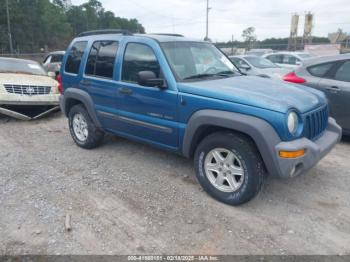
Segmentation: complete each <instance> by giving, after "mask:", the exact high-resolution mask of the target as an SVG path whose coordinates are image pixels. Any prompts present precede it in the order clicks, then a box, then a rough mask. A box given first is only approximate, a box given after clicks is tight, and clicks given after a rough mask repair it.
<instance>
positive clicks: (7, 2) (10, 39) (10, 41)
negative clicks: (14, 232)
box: [6, 0, 13, 54]
mask: <svg viewBox="0 0 350 262" xmlns="http://www.w3.org/2000/svg"><path fill="white" fill-rule="evenodd" d="M6 14H7V34H8V37H9V46H10V53H11V54H13V46H12V34H11V24H10V12H9V1H8V0H6Z"/></svg>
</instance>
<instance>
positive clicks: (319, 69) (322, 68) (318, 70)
mask: <svg viewBox="0 0 350 262" xmlns="http://www.w3.org/2000/svg"><path fill="white" fill-rule="evenodd" d="M333 65H334V63H326V64H320V65H314V66H310V67H309V68H307V71H309V73H310V74H311V75H313V76H316V77H324V76H325V75H326V73H327V72H328V71H329V70H330V69H331V68H332V66H333Z"/></svg>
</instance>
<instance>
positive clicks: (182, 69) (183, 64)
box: [161, 42, 238, 81]
mask: <svg viewBox="0 0 350 262" xmlns="http://www.w3.org/2000/svg"><path fill="white" fill-rule="evenodd" d="M161 47H162V49H163V51H164V53H165V56H166V58H167V60H168V62H169V64H170V66H171V68H172V70H173V71H174V73H175V74H176V76H177V78H178V79H179V80H180V81H184V80H189V79H195V80H198V79H201V78H211V77H228V76H231V75H233V74H234V73H235V72H237V73H238V70H237V69H236V67H235V66H234V65H233V64H232V62H231V61H230V60H229V59H228V58H227V57H226V56H225V55H223V54H222V53H221V52H220V51H219V50H218V49H217V48H216V47H215V46H213V45H212V44H209V43H200V42H168V43H162V44H161Z"/></svg>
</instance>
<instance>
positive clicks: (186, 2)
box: [72, 0, 350, 41]
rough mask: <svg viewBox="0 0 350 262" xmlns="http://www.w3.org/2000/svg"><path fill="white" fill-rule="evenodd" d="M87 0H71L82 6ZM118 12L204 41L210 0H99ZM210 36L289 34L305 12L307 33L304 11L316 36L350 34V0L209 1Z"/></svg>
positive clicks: (154, 28) (150, 29)
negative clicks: (246, 31)
mask: <svg viewBox="0 0 350 262" xmlns="http://www.w3.org/2000/svg"><path fill="white" fill-rule="evenodd" d="M84 2H87V1H86V0H72V3H73V4H75V5H77V4H81V3H84ZM100 2H102V4H103V6H104V8H105V9H106V10H109V11H113V12H114V13H115V15H116V16H120V17H126V18H136V19H138V20H139V22H141V24H142V25H143V26H144V27H145V28H146V31H147V33H179V34H183V35H185V36H187V37H193V38H199V39H203V38H204V36H205V21H206V18H205V17H206V0H143V1H140V0H100ZM209 5H210V7H211V10H210V12H209V38H211V39H212V40H213V41H230V40H231V38H232V35H233V37H234V39H235V40H242V36H241V35H242V31H243V30H244V29H245V28H247V27H249V26H253V27H255V28H256V34H257V37H258V39H259V40H263V39H265V38H270V37H275V38H279V37H288V36H289V30H290V23H291V16H292V14H294V13H298V14H299V15H301V18H300V21H299V31H298V35H302V34H303V27H304V15H305V13H306V12H307V11H311V12H312V13H313V14H314V16H315V21H314V31H313V35H316V36H328V33H330V32H335V31H337V29H338V28H342V29H343V31H345V32H348V33H350V0H209Z"/></svg>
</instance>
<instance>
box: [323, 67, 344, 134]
mask: <svg viewBox="0 0 350 262" xmlns="http://www.w3.org/2000/svg"><path fill="white" fill-rule="evenodd" d="M332 71H333V72H331V73H330V74H329V75H328V76H327V77H328V79H327V78H323V79H322V80H321V81H320V83H319V86H320V88H322V89H323V90H324V91H325V93H326V95H327V97H328V99H329V103H330V110H331V115H332V116H333V117H334V118H336V120H337V122H338V124H340V125H341V126H342V127H343V128H344V129H347V130H348V131H350V60H345V61H340V62H338V64H337V66H336V67H335V69H334V70H332Z"/></svg>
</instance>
